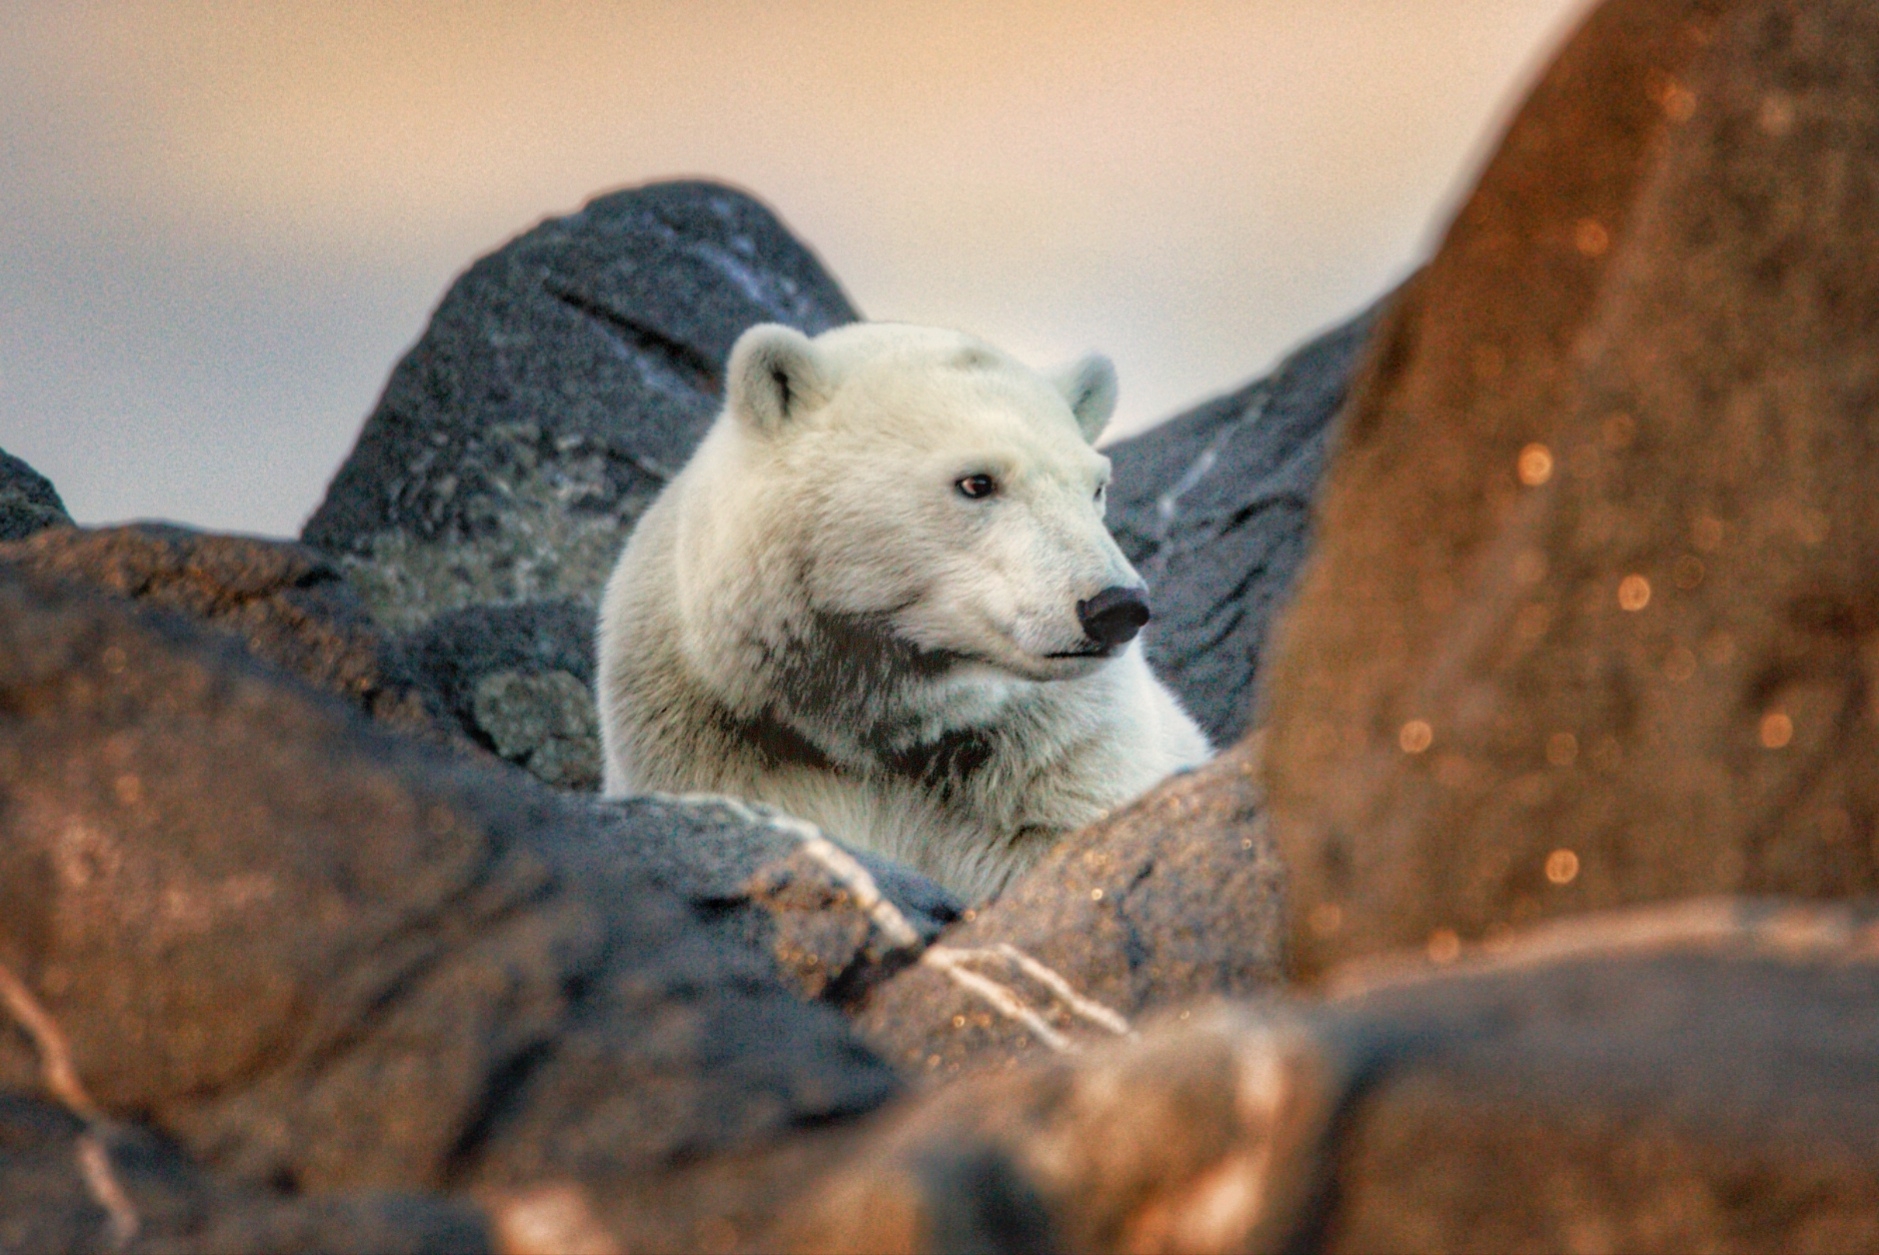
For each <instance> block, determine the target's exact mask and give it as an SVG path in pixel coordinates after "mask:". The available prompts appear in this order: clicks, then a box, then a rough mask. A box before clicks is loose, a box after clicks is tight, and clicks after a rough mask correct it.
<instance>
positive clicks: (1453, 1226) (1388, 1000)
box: [1296, 899, 1879, 1252]
mask: <svg viewBox="0 0 1879 1255" xmlns="http://www.w3.org/2000/svg"><path fill="white" fill-rule="evenodd" d="M1347 975H1348V977H1349V980H1350V983H1351V984H1352V985H1353V986H1354V987H1356V988H1357V989H1363V988H1364V987H1365V986H1366V985H1368V986H1370V988H1369V989H1368V991H1367V992H1360V993H1356V994H1353V995H1351V996H1346V997H1340V998H1338V999H1335V1000H1334V1001H1333V1002H1331V1003H1329V1004H1327V1005H1326V1006H1324V1007H1322V1008H1320V1009H1316V1010H1313V1011H1311V1012H1309V1013H1308V1014H1307V1016H1306V1020H1307V1022H1308V1023H1309V1024H1310V1025H1311V1027H1312V1031H1313V1032H1314V1033H1315V1034H1317V1035H1318V1036H1319V1037H1320V1039H1321V1040H1323V1041H1325V1042H1327V1043H1334V1044H1335V1045H1334V1049H1335V1050H1340V1051H1341V1052H1342V1054H1341V1057H1342V1058H1343V1060H1344V1066H1345V1067H1346V1068H1347V1069H1348V1071H1347V1073H1346V1076H1347V1077H1348V1078H1349V1081H1350V1085H1351V1087H1350V1089H1349V1090H1347V1098H1346V1101H1345V1103H1344V1105H1343V1107H1342V1109H1341V1110H1340V1111H1339V1112H1338V1114H1337V1116H1336V1121H1337V1128H1338V1132H1337V1135H1336V1138H1335V1144H1334V1146H1333V1148H1332V1150H1331V1152H1330V1154H1329V1156H1328V1158H1327V1159H1326V1160H1325V1164H1324V1170H1325V1177H1324V1180H1323V1182H1322V1184H1321V1187H1320V1189H1319V1195H1318V1196H1319V1197H1320V1198H1321V1199H1322V1200H1324V1202H1323V1205H1322V1206H1321V1208H1320V1209H1319V1210H1318V1212H1317V1214H1316V1215H1315V1216H1310V1217H1307V1218H1305V1221H1304V1223H1303V1224H1301V1225H1300V1227H1299V1231H1298V1235H1297V1239H1296V1240H1298V1241H1299V1243H1300V1245H1301V1246H1304V1245H1310V1246H1311V1247H1312V1248H1313V1249H1318V1250H1324V1251H1327V1252H1356V1251H1409V1250H1413V1251H1461V1250H1474V1251H1541V1250H1605V1251H1640V1252H1646V1251H1665V1252H1671V1251H1696V1250H1702V1251H1743V1252H1747V1251H1770V1250H1809V1251H1850V1250H1871V1249H1873V1248H1874V1247H1875V1245H1879V1085H1875V1084H1874V1081H1873V1078H1874V1077H1875V1076H1879V917H1875V914H1874V911H1873V910H1872V909H1871V908H1870V907H1866V908H1861V909H1845V908H1834V907H1824V908H1823V907H1810V906H1807V905H1804V904H1800V903H1797V902H1794V901H1788V902H1780V901H1761V902H1756V901H1742V900H1737V901H1727V900H1718V899H1711V900H1707V901H1700V902H1691V903H1687V904H1680V905H1677V906H1672V907H1666V908H1642V909H1637V910H1633V911H1630V912H1615V913H1608V914H1602V915H1595V916H1588V917H1583V918H1582V919H1579V920H1572V921H1561V922H1558V923H1555V924H1551V925H1548V926H1545V927H1543V928H1541V929H1537V930H1535V931H1534V933H1533V934H1531V935H1530V936H1528V937H1526V938H1524V939H1523V940H1522V941H1521V942H1520V943H1518V944H1515V945H1512V946H1507V947H1504V948H1502V949H1501V950H1500V952H1499V953H1498V954H1494V953H1486V954H1481V955H1479V956H1476V955H1474V954H1471V953H1469V952H1467V951H1464V953H1463V955H1462V956H1461V958H1460V959H1459V961H1457V962H1455V963H1454V964H1453V966H1452V967H1450V968H1448V969H1447V970H1441V971H1437V970H1433V969H1430V970H1425V971H1423V972H1422V973H1419V974H1418V973H1413V972H1409V971H1398V972H1396V973H1394V974H1385V973H1383V972H1380V971H1378V970H1375V969H1372V970H1371V971H1369V972H1368V973H1358V972H1352V973H1348V974H1347Z"/></svg>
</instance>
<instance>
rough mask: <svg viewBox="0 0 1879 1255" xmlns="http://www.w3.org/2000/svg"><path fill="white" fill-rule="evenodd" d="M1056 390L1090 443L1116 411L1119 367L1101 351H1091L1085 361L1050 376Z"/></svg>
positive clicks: (1100, 433)
mask: <svg viewBox="0 0 1879 1255" xmlns="http://www.w3.org/2000/svg"><path fill="white" fill-rule="evenodd" d="M1051 382H1052V383H1054V384H1056V385H1057V391H1059V392H1061V393H1063V399H1064V400H1066V401H1068V402H1069V403H1070V412H1071V413H1072V414H1074V415H1076V420H1077V426H1078V427H1079V428H1081V429H1082V431H1083V438H1084V439H1085V440H1087V441H1089V442H1090V443H1091V444H1095V443H1096V437H1098V436H1100V435H1102V434H1103V428H1105V427H1107V426H1108V425H1109V416H1110V415H1111V414H1114V413H1115V412H1116V368H1115V366H1114V365H1113V364H1112V363H1111V362H1110V360H1109V359H1108V358H1106V357H1104V356H1103V355H1102V354H1101V353H1092V354H1090V355H1089V356H1088V357H1086V358H1084V359H1083V360H1082V361H1080V362H1077V363H1075V364H1074V365H1071V366H1066V367H1064V368H1063V369H1062V370H1060V371H1058V372H1057V373H1056V374H1055V375H1053V376H1051Z"/></svg>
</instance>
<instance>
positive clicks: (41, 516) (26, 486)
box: [0, 449, 72, 541]
mask: <svg viewBox="0 0 1879 1255" xmlns="http://www.w3.org/2000/svg"><path fill="white" fill-rule="evenodd" d="M71 523H72V516H71V515H69V514H67V513H66V512H65V502H63V501H61V500H59V494H58V491H57V490H56V489H55V488H53V486H52V481H51V480H49V479H47V478H46V477H45V476H44V475H41V474H40V473H39V472H38V471H36V470H34V469H33V468H32V467H30V466H28V465H26V463H24V462H22V461H20V460H19V459H18V458H16V457H14V456H13V455H12V454H10V453H8V452H7V451H6V450H4V449H0V541H8V540H23V539H24V538H26V537H28V536H31V535H32V534H33V533H34V532H37V531H41V530H43V529H45V528H48V527H69V526H71Z"/></svg>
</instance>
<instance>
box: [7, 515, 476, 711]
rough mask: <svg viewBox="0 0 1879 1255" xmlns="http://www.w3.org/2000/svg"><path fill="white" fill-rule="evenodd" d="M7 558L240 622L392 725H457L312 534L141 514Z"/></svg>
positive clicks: (42, 541)
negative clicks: (225, 528) (311, 542)
mask: <svg viewBox="0 0 1879 1255" xmlns="http://www.w3.org/2000/svg"><path fill="white" fill-rule="evenodd" d="M0 564H10V565H12V566H14V567H17V568H19V569H21V570H24V571H28V572H31V573H33V574H35V575H39V576H43V577H48V578H53V579H59V580H68V581H71V582H73V583H77V584H81V585H85V586H87V587H90V588H94V589H97V590H99V591H102V592H106V593H110V594H112V595H114V596H118V597H126V598H130V599H132V600H134V601H136V602H138V603H140V604H141V605H143V606H144V607H146V608H150V609H160V610H164V611H169V612H171V613H174V614H179V615H183V616H186V617H188V618H189V619H191V620H193V621H195V622H197V623H200V624H203V625H206V626H208V627H212V628H215V629H217V630H219V631H222V632H226V633H229V634H230V635H233V636H235V637H236V638H238V639H239V640H240V641H241V642H242V643H243V645H245V646H246V647H247V649H248V650H249V651H250V652H251V653H253V654H254V655H255V656H256V657H258V658H262V659H265V660H266V661H268V662H270V663H272V664H273V665H275V666H277V667H280V668H282V669H284V670H286V671H289V672H291V673H293V674H294V675H295V676H297V677H299V678H300V679H301V680H304V681H306V682H307V683H309V684H311V685H313V686H314V687H315V688H320V689H324V690H326V691H327V692H330V693H336V694H338V695H339V696H341V697H344V698H345V699H346V700H347V701H349V702H351V703H353V704H354V705H355V706H357V707H358V708H359V709H361V710H363V711H365V712H366V713H367V714H369V715H371V716H372V717H373V718H374V719H376V720H378V721H379V722H380V723H383V724H385V725H387V726H389V727H393V728H397V729H399V730H401V731H405V732H412V733H416V734H419V735H423V736H427V737H430V738H431V739H434V740H445V739H449V737H450V736H451V735H452V733H453V731H454V730H453V729H452V727H451V725H450V724H449V723H447V722H445V721H444V720H443V719H442V718H440V715H441V714H442V711H441V710H440V709H438V707H439V705H440V703H439V702H438V701H437V700H436V699H435V698H434V697H433V696H432V695H431V694H430V693H429V692H428V691H427V689H426V687H425V685H424V683H423V681H421V680H420V678H419V677H418V676H417V675H416V674H414V673H413V671H412V669H411V668H410V667H409V666H407V665H406V663H405V660H404V656H403V652H402V650H401V649H400V648H399V646H398V644H397V642H395V641H393V640H391V639H389V638H388V637H387V636H386V634H385V633H384V632H382V631H381V630H380V629H379V628H378V626H377V625H376V624H374V623H373V622H372V619H371V616H370V615H368V614H367V613H366V611H365V608H364V606H363V605H362V604H361V603H360V600H359V596H358V594H357V593H356V592H354V591H353V590H352V588H351V587H350V586H348V585H347V583H346V582H345V580H344V579H343V578H342V577H341V575H340V573H339V570H338V568H337V567H335V566H334V565H333V564H332V563H331V562H329V561H327V560H326V559H325V558H323V557H321V556H320V555H319V554H318V553H315V552H314V551H313V550H311V549H308V548H307V547H306V546H304V545H297V544H292V543H290V542H285V541H273V540H261V539H258V538H255V537H248V536H221V535H215V534H212V533H205V532H197V531H193V530H191V529H189V528H185V527H178V526H174V525H172V524H162V523H138V524H133V525H130V526H126V527H101V528H87V529H82V530H81V529H76V528H61V529H57V530H48V531H44V532H41V533H39V534H37V535H35V536H33V537H31V538H30V539H28V540H24V541H20V542H17V543H14V544H4V545H0Z"/></svg>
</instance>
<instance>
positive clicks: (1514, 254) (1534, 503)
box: [1266, 0, 1879, 974]
mask: <svg viewBox="0 0 1879 1255" xmlns="http://www.w3.org/2000/svg"><path fill="white" fill-rule="evenodd" d="M1874 151H1879V10H1875V9H1874V8H1873V7H1872V6H1871V5H1867V4H1859V3H1840V2H1833V3H1821V4H1812V5H1789V4H1781V3H1772V2H1770V3H1727V4H1725V3H1673V2H1669V0H1662V2H1647V0H1616V2H1614V3H1611V4H1608V5H1606V6H1605V7H1603V8H1602V9H1600V10H1599V11H1598V12H1597V13H1596V14H1595V15H1594V16H1593V17H1592V19H1591V20H1590V22H1589V23H1588V24H1587V26H1586V27H1585V29H1584V30H1583V31H1582V32H1581V33H1580V34H1579V35H1578V36H1577V37H1576V38H1575V39H1574V40H1573V41H1572V43H1571V44H1570V45H1569V46H1568V47H1567V49H1566V50H1565V51H1564V52H1563V53H1562V54H1561V56H1560V59H1559V61H1558V63H1557V64H1556V65H1555V66H1554V67H1553V68H1552V70H1551V71H1550V72H1549V73H1548V75H1547V77H1546V79H1545V81H1544V82H1542V84H1541V85H1540V87H1539V88H1538V89H1537V90H1536V92H1535V94H1534V97H1533V99H1532V100H1531V101H1530V102H1529V104H1528V105H1527V106H1526V108H1525V109H1524V110H1523V111H1522V112H1521V114H1520V116H1519V117H1518V118H1517V119H1516V121H1515V122H1514V124H1513V128H1512V130H1511V132H1510V133H1509V135H1508V137H1507V140H1506V142H1505V143H1504V145H1503V146H1502V148H1501V151H1500V153H1499V155H1497V156H1496V158H1495V159H1494V161H1493V163H1492V164H1491V165H1490V167H1489V168H1488V171H1487V173H1486V175H1485V176H1484V178H1483V181H1482V184H1481V186H1480V188H1479V189H1478V190H1477V191H1476V192H1475V194H1474V195H1473V197H1472V198H1471V199H1470V200H1469V202H1468V203H1467V205H1466V206H1465V207H1464V208H1463V210H1462V212H1461V215H1460V217H1459V219H1458V221H1457V222H1456V224H1455V226H1454V227H1453V229H1452V230H1451V231H1450V233H1449V236H1448V239H1447V240H1446V241H1445V243H1444V244H1443V247H1442V249H1441V251H1440V253H1439V254H1438V255H1437V256H1436V258H1435V259H1434V260H1433V261H1432V262H1431V263H1430V264H1429V266H1428V268H1427V269H1426V271H1425V272H1424V273H1423V275H1422V276H1421V277H1420V278H1419V279H1418V280H1417V281H1416V282H1415V283H1414V284H1413V285H1412V286H1411V288H1410V290H1409V291H1407V292H1406V293H1405V294H1404V295H1403V296H1402V297H1400V298H1399V299H1398V300H1397V302H1396V303H1395V305H1394V306H1393V308H1392V309H1391V310H1390V312H1389V314H1388V316H1387V318H1386V320H1385V322H1384V324H1383V325H1382V327H1380V329H1379V330H1378V332H1377V336H1376V343H1375V344H1374V346H1373V349H1372V352H1371V355H1370V358H1369V365H1368V368H1367V370H1368V373H1367V375H1366V377H1365V378H1364V379H1363V381H1362V382H1361V384H1360V385H1359V386H1358V389H1357V392H1356V394H1355V398H1354V400H1353V402H1352V407H1351V409H1350V411H1349V412H1348V413H1347V415H1346V416H1345V419H1344V424H1345V426H1344V433H1343V445H1342V448H1341V450H1340V452H1339V455H1338V458H1337V460H1336V462H1335V464H1334V466H1333V468H1332V473H1331V477H1330V482H1329V485H1328V488H1327V492H1326V497H1325V502H1324V518H1323V523H1322V527H1321V531H1320V549H1319V551H1318V555H1317V557H1316V558H1315V560H1314V562H1313V565H1312V567H1311V570H1310V572H1309V573H1308V575H1307V577H1306V579H1305V581H1304V583H1303V585H1302V587H1301V590H1300V592H1299V594H1298V599H1297V601H1296V603H1295V605H1294V608H1293V611H1292V613H1291V615H1290V616H1289V617H1288V619H1287V620H1286V623H1285V627H1284V633H1283V635H1284V645H1283V649H1282V652H1281V653H1280V655H1279V660H1278V662H1277V663H1276V664H1275V667H1274V670H1273V673H1272V674H1273V678H1272V680H1271V686H1270V689H1269V695H1270V702H1269V708H1268V720H1269V727H1270V739H1269V744H1268V757H1267V762H1268V768H1269V769H1268V772H1267V777H1266V779H1267V784H1268V787H1269V791H1270V801H1271V812H1270V813H1271V815H1272V817H1273V822H1274V829H1275V833H1276V834H1277V836H1278V838H1279V841H1280V846H1281V851H1282V853H1283V855H1284V857H1285V861H1286V863H1287V865H1288V868H1289V870H1290V871H1291V873H1292V875H1293V877H1294V882H1293V892H1294V896H1293V900H1292V902H1291V903H1290V911H1291V916H1292V928H1291V936H1290V940H1291V945H1292V948H1293V962H1294V964H1295V967H1296V970H1298V971H1299V972H1301V973H1305V974H1310V973H1314V972H1317V971H1320V970H1322V969H1323V968H1324V966H1325V965H1326V964H1328V963H1332V962H1335V961H1337V960H1339V959H1341V958H1344V957H1347V956H1351V955H1356V954H1362V953H1367V952H1371V951H1376V950H1384V949H1390V948H1394V947H1397V946H1421V945H1425V944H1426V945H1430V946H1433V947H1435V948H1437V949H1438V950H1439V949H1444V948H1449V947H1452V946H1453V945H1454V944H1455V942H1456V940H1457V939H1458V938H1459V939H1462V940H1466V939H1468V938H1474V937H1489V936H1492V935H1494V934H1495V933H1496V932H1497V931H1498V930H1502V929H1505V928H1507V927H1509V926H1512V925H1516V924H1519V923H1521V922H1523V921H1528V920H1533V919H1536V918H1538V917H1541V916H1545V915H1552V914H1558V913H1562V912H1576V911H1583V910H1587V909H1592V908H1597V907H1603V906H1612V905H1620V904H1625V903H1632V902H1639V901H1646V900H1652V899H1662V898H1669V897H1676V896H1683V895H1691V894H1706V893H1715V892H1737V891H1744V892H1766V893H1798V894H1804V895H1810V896H1828V897H1831V896H1840V895H1848V894H1859V893H1868V892H1871V891H1873V890H1874V889H1875V888H1879V846H1876V845H1875V837H1876V836H1879V827H1876V826H1875V818H1876V817H1879V723H1876V720H1879V715H1876V714H1875V710H1874V707H1873V703H1872V700H1871V695H1872V693H1873V691H1874V684H1875V679H1876V678H1879V677H1876V676H1875V672H1874V664H1875V659H1879V654H1875V652H1874V649H1873V640H1874V631H1875V628H1876V627H1879V609H1876V608H1879V497H1875V494H1874V493H1873V491H1872V484H1871V481H1872V468H1873V466H1874V464H1875V452H1876V450H1875V447H1874V442H1873V430H1874V428H1873V422H1872V416H1873V412H1874V410H1873V405H1874V398H1875V397H1879V321H1875V319H1874V317H1873V311H1874V310H1876V309H1879V252H1876V251H1875V250H1874V249H1873V247H1872V241H1873V240H1874V239H1875V238H1879V166H1875V164H1874V163H1873V162H1872V161H1871V160H1870V159H1869V155H1870V154H1871V153H1873V152H1874Z"/></svg>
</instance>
